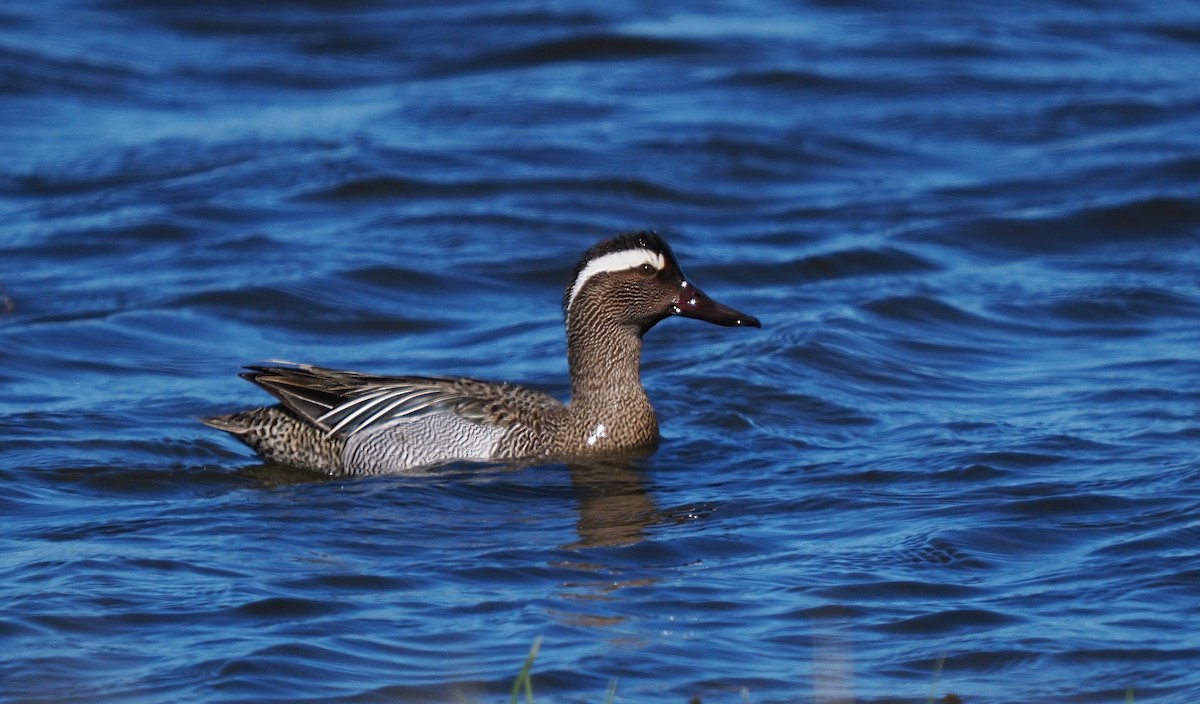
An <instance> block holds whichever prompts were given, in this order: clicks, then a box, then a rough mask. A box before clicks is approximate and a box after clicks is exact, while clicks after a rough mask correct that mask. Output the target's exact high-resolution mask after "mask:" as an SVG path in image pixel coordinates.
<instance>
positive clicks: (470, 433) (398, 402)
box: [203, 231, 760, 475]
mask: <svg viewBox="0 0 1200 704" xmlns="http://www.w3.org/2000/svg"><path fill="white" fill-rule="evenodd" d="M562 307H563V317H564V319H565V325H566V331H567V362H568V366H569V369H570V374H571V399H570V402H569V403H563V402H561V401H559V400H558V399H555V398H553V397H551V396H548V395H546V394H544V393H542V392H540V391H535V390H533V389H528V388H525V387H521V386H514V385H511V384H507V383H490V382H484V381H476V380H474V379H466V378H455V377H433V376H378V375H374V374H363V373H360V372H349V371H336V370H333V369H325V368H322V367H316V366H312V365H308V364H286V365H274V366H249V367H246V369H247V371H246V372H244V373H242V374H241V375H240V376H241V377H242V378H244V379H247V380H249V381H252V382H254V383H255V384H257V385H258V386H260V387H262V388H263V389H264V390H265V391H267V392H268V393H270V394H271V395H272V396H274V397H275V398H276V399H278V401H279V403H278V404H276V405H273V406H265V407H261V408H253V409H250V410H246V411H241V412H238V413H232V414H229V415H223V416H216V417H213V418H206V419H203V422H204V423H206V424H207V425H210V426H212V427H214V428H218V429H220V430H223V431H225V432H227V433H230V434H232V435H233V436H234V437H236V438H237V439H238V440H241V441H242V442H244V443H245V444H247V445H249V446H250V447H251V448H253V449H254V451H255V452H257V453H258V454H259V455H260V456H261V457H262V458H263V459H265V460H268V461H274V462H282V463H285V464H289V465H293V466H297V467H303V468H307V469H311V470H316V471H319V472H324V473H328V474H331V475H350V474H381V473H389V472H404V471H406V470H411V469H414V468H417V467H424V466H428V465H435V464H440V463H445V462H452V461H462V460H466V461H489V460H490V461H505V460H525V461H528V460H546V461H550V460H558V459H563V460H566V459H584V458H588V457H593V458H600V457H606V456H614V455H622V454H628V453H634V452H639V451H649V450H651V449H653V448H654V447H655V446H656V445H657V443H658V439H659V435H658V422H657V420H656V419H655V417H654V409H653V408H651V406H650V401H649V399H647V398H646V392H645V391H644V390H643V389H642V384H641V377H640V370H639V367H640V364H641V349H642V335H644V334H645V333H646V331H647V330H649V329H650V328H652V327H654V325H655V324H656V323H658V322H659V321H660V320H663V319H664V318H667V317H669V316H672V315H680V316H683V317H685V318H696V319H698V320H706V321H708V322H710V323H715V324H717V325H726V326H751V327H760V324H759V322H758V319H756V318H754V317H752V316H749V315H746V314H745V313H740V312H738V311H736V310H734V309H733V308H730V307H728V306H725V305H722V304H720V303H718V302H716V301H714V300H713V299H711V298H709V297H708V296H706V295H705V294H704V293H703V292H701V291H700V289H698V288H696V287H695V286H694V285H692V283H691V282H690V281H688V279H687V278H686V277H685V276H684V275H683V271H682V270H681V269H680V268H679V262H678V260H676V259H675V255H674V254H673V253H672V252H671V248H670V246H668V245H667V242H666V240H664V239H663V238H662V237H660V236H658V235H657V234H655V233H654V232H646V231H640V232H630V233H626V234H623V235H619V236H617V237H613V238H611V239H608V240H604V241H602V242H599V243H597V244H596V245H594V246H593V247H591V248H590V249H588V250H587V251H586V252H584V254H583V256H582V257H581V258H580V260H579V263H578V264H577V265H576V266H575V272H574V274H572V276H571V279H570V283H569V284H568V285H567V287H566V290H565V291H564V292H563V300H562Z"/></svg>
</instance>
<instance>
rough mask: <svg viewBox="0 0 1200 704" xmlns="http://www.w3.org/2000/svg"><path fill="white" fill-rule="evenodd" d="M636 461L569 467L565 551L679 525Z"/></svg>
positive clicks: (259, 476)
mask: <svg viewBox="0 0 1200 704" xmlns="http://www.w3.org/2000/svg"><path fill="white" fill-rule="evenodd" d="M637 459H638V458H636V457H630V458H621V459H619V460H610V461H604V462H594V463H589V464H572V465H568V467H567V469H568V471H569V472H570V475H571V486H572V488H573V489H574V490H575V495H576V496H577V497H578V499H579V521H578V523H577V524H576V530H577V531H578V533H579V540H578V541H576V542H574V543H571V544H569V545H564V546H563V547H564V548H566V549H578V548H590V547H616V546H622V545H632V544H634V543H637V542H640V541H641V540H642V538H643V533H644V531H645V530H646V528H648V527H650V526H651V525H653V524H655V523H658V522H661V521H663V520H668V519H669V520H675V519H674V518H672V517H670V516H660V515H659V513H658V512H657V510H656V509H655V506H654V503H653V502H652V501H651V500H650V497H649V496H648V495H647V493H646V488H645V486H644V485H643V482H642V475H641V472H640V470H639V469H638V468H637V467H636V465H635V463H636V460H637ZM452 466H453V467H459V466H461V465H452ZM487 466H488V467H493V468H495V467H505V465H487ZM445 469H446V468H445V467H441V468H437V467H434V468H430V469H429V470H427V471H425V472H419V471H408V472H405V473H404V476H405V477H414V476H422V475H424V476H434V475H437V474H441V473H442V472H441V471H439V470H443V471H444V470H445ZM235 474H236V475H237V476H239V477H243V478H245V479H249V480H250V481H252V482H253V483H254V485H255V486H256V487H258V488H260V489H276V488H279V487H284V486H290V485H293V484H310V483H317V482H325V481H331V480H338V481H345V480H346V479H347V477H331V476H328V475H325V474H321V473H319V472H313V471H312V470H308V469H300V468H297V467H292V466H290V465H286V464H279V463H274V462H271V463H264V464H256V465H249V466H246V467H242V468H240V469H238V470H236V471H235Z"/></svg>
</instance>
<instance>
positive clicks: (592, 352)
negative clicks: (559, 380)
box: [567, 322, 646, 409]
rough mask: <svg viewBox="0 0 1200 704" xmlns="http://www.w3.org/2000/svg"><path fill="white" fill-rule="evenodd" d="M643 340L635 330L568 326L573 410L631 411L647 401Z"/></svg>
mask: <svg viewBox="0 0 1200 704" xmlns="http://www.w3.org/2000/svg"><path fill="white" fill-rule="evenodd" d="M641 357H642V337H641V335H640V334H639V332H638V330H637V329H636V328H634V327H631V326H625V327H615V326H608V327H606V328H598V327H594V326H588V325H572V324H571V323H570V322H569V323H568V324H567V365H568V367H569V368H570V371H571V406H572V407H573V408H585V407H586V408H589V409H598V408H601V407H605V406H608V407H615V408H622V407H626V408H627V407H628V406H629V405H630V403H631V402H636V403H641V402H643V401H644V399H645V398H646V394H645V392H644V391H642V379H641V370H640V367H641Z"/></svg>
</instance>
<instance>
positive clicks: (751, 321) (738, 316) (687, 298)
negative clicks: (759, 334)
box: [671, 281, 762, 328]
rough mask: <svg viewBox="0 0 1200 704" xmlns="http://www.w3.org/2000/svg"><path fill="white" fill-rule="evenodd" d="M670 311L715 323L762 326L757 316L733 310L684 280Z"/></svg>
mask: <svg viewBox="0 0 1200 704" xmlns="http://www.w3.org/2000/svg"><path fill="white" fill-rule="evenodd" d="M671 312H672V313H674V314H675V315H682V316H683V317H685V318H695V319H696V320H704V321H707V322H710V323H713V324H716V325H727V326H731V327H732V326H742V327H752V328H761V327H762V324H761V323H759V322H758V318H755V317H754V316H753V315H746V314H745V313H743V312H741V311H738V310H734V309H733V308H730V307H729V306H727V305H725V304H723V303H717V302H716V301H714V300H713V299H711V298H709V297H708V295H707V294H706V293H704V292H703V291H701V290H700V289H698V288H696V287H695V286H693V285H691V284H690V283H688V282H687V281H684V282H683V286H682V287H681V288H680V289H679V296H678V297H677V298H676V299H675V303H674V306H673V307H672V309H671Z"/></svg>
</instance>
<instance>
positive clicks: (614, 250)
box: [563, 231, 761, 334]
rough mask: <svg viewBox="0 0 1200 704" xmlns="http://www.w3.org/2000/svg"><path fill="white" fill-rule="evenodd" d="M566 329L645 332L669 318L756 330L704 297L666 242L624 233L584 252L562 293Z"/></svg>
mask: <svg viewBox="0 0 1200 704" xmlns="http://www.w3.org/2000/svg"><path fill="white" fill-rule="evenodd" d="M563 314H564V315H565V316H566V320H567V327H568V329H570V328H571V327H573V325H579V324H591V325H605V324H609V325H611V324H616V325H619V326H634V327H636V328H637V329H638V332H639V334H640V333H644V332H646V331H647V330H649V329H650V328H651V327H653V326H654V325H655V323H657V322H658V321H660V320H662V319H663V318H666V317H668V316H671V315H681V316H683V317H685V318H695V319H697V320H706V321H708V322H710V323H715V324H716V325H728V326H750V327H756V328H757V327H761V325H760V324H759V322H758V319H757V318H755V317H754V316H751V315H746V314H745V313H741V312H739V311H736V310H734V309H733V308H730V307H729V306H726V305H723V304H721V303H718V302H716V301H714V300H713V299H711V298H709V297H708V296H707V295H705V293H704V292H703V291H701V290H700V289H699V288H696V286H695V285H693V284H692V282H691V281H689V280H688V278H687V277H686V276H684V274H683V270H682V269H680V268H679V261H678V260H677V259H675V254H674V253H673V252H672V251H671V247H670V246H669V245H667V242H666V240H664V239H663V238H661V237H659V236H658V235H657V234H655V233H654V232H645V231H643V232H629V233H626V234H623V235H618V236H617V237H613V238H612V239H607V240H604V241H602V242H599V243H597V244H596V245H594V246H592V248H591V249H589V250H588V251H586V252H584V253H583V256H582V257H581V258H580V259H579V263H578V264H577V265H576V266H575V273H574V274H573V275H572V276H571V281H570V283H569V284H568V285H567V289H566V291H565V292H564V293H563Z"/></svg>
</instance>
